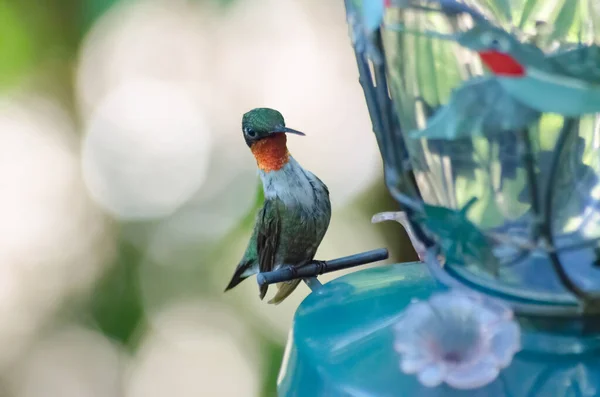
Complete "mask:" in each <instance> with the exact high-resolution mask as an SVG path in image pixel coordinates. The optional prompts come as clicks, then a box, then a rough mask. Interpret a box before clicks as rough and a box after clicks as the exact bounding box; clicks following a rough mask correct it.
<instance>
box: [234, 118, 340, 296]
mask: <svg viewBox="0 0 600 397" xmlns="http://www.w3.org/2000/svg"><path fill="white" fill-rule="evenodd" d="M242 131H243V134H244V139H245V141H246V144H247V145H248V146H249V147H250V150H251V151H252V154H254V157H255V158H256V163H257V165H258V168H259V174H260V178H261V180H262V184H263V190H264V193H265V202H264V204H263V207H262V208H261V209H260V210H259V212H258V216H257V217H256V224H255V226H254V232H253V234H252V237H251V238H250V242H249V243H248V247H247V248H246V252H245V253H244V256H243V258H242V260H241V261H240V263H239V264H238V265H237V268H236V269H235V273H234V274H233V277H232V279H231V281H230V282H229V285H228V286H227V288H226V289H225V291H227V290H229V289H231V288H233V287H235V286H236V285H238V284H239V283H240V282H242V281H243V280H244V279H246V278H248V277H249V276H252V275H254V274H256V273H258V272H261V273H262V272H269V271H272V270H276V269H278V268H279V267H281V266H282V265H292V266H296V267H299V266H302V265H305V264H307V263H309V262H310V261H312V260H313V258H314V256H315V253H316V252H317V248H318V247H319V244H320V243H321V240H322V239H323V236H325V232H326V231H327V228H328V227H329V220H330V218H331V203H330V201H329V190H328V189H327V186H325V184H324V183H323V182H321V180H320V179H319V178H317V177H316V176H315V175H314V174H312V173H311V172H309V171H307V170H305V169H304V168H302V166H300V164H298V162H297V161H296V160H295V159H294V158H293V157H292V156H291V155H290V153H289V151H288V149H287V146H286V139H287V138H286V133H291V134H297V135H304V134H303V133H302V132H299V131H296V130H292V129H291V128H287V127H286V126H285V121H284V119H283V116H282V115H281V113H279V112H278V111H277V110H274V109H269V108H257V109H253V110H251V111H249V112H248V113H246V114H244V116H243V118H242ZM299 282H300V280H293V281H289V282H284V283H278V284H277V289H278V291H277V294H276V295H275V297H274V298H273V299H271V300H270V301H269V303H274V304H278V303H280V302H281V301H283V300H284V299H285V298H286V297H287V296H288V295H290V294H291V293H292V292H293V291H294V289H295V288H296V287H297V286H298V283H299ZM267 288H268V286H267V285H264V286H262V287H261V289H260V298H261V299H263V298H264V297H265V295H266V293H267Z"/></svg>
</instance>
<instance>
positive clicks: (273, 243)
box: [256, 199, 283, 299]
mask: <svg viewBox="0 0 600 397" xmlns="http://www.w3.org/2000/svg"><path fill="white" fill-rule="evenodd" d="M282 207H283V203H282V202H281V201H280V200H279V199H267V200H265V204H264V206H263V208H262V210H261V213H260V214H259V217H258V219H257V222H256V232H257V235H256V248H257V251H258V268H259V271H260V272H261V273H264V272H270V271H271V270H274V266H275V257H276V255H277V248H278V247H279V242H280V240H281V214H282V209H283V208H282ZM267 289H268V285H263V286H261V288H260V299H263V298H264V297H265V295H266V294H267Z"/></svg>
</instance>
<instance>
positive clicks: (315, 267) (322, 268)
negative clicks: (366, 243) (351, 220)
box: [256, 248, 390, 286]
mask: <svg viewBox="0 0 600 397" xmlns="http://www.w3.org/2000/svg"><path fill="white" fill-rule="evenodd" d="M389 256H390V254H389V252H388V250H387V249H385V248H379V249H376V250H372V251H367V252H362V253H360V254H354V255H350V256H345V257H343V258H337V259H332V260H330V261H312V262H310V263H308V264H306V265H304V266H301V267H294V266H291V265H284V266H282V267H281V268H279V269H277V270H273V271H271V272H265V273H259V274H258V275H257V276H256V281H257V282H258V285H259V286H263V285H270V284H275V283H282V282H285V281H292V280H297V279H307V278H311V277H317V276H318V275H320V274H325V273H331V272H335V271H337V270H343V269H349V268H351V267H356V266H360V265H365V264H367V263H372V262H377V261H382V260H384V259H387V258H389Z"/></svg>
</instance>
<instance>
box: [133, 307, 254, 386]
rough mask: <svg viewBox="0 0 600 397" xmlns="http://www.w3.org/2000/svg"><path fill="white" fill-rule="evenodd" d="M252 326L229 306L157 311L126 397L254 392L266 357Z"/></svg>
mask: <svg viewBox="0 0 600 397" xmlns="http://www.w3.org/2000/svg"><path fill="white" fill-rule="evenodd" d="M247 332H248V331H247V328H246V327H245V326H244V324H243V323H242V322H241V321H239V320H238V319H237V318H236V316H235V315H234V314H232V313H231V312H230V311H229V310H228V309H227V307H226V306H222V305H213V304H211V303H209V302H206V301H189V302H181V303H178V304H174V305H172V306H170V307H168V308H166V309H165V310H163V311H162V312H159V313H157V314H156V315H154V316H152V320H151V329H150V330H149V332H148V333H147V334H146V337H145V339H144V340H143V342H142V345H141V347H140V350H139V352H138V355H137V358H136V362H135V364H134V366H133V367H132V372H131V377H130V384H129V386H128V387H127V392H126V396H127V397H164V396H177V397H196V396H219V397H229V396H231V397H239V396H244V397H253V396H258V395H259V388H260V384H259V379H260V378H261V371H262V370H261V360H260V357H259V356H258V351H257V349H258V347H259V346H256V345H255V344H253V342H254V343H256V342H255V341H253V340H252V339H251V338H248V337H246V334H247Z"/></svg>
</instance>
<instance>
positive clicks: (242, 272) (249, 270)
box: [224, 261, 258, 292]
mask: <svg viewBox="0 0 600 397" xmlns="http://www.w3.org/2000/svg"><path fill="white" fill-rule="evenodd" d="M256 273H258V268H257V267H256V266H253V263H252V262H251V261H248V262H245V263H240V264H239V265H238V267H237V268H236V269H235V273H233V277H231V281H230V282H229V284H228V285H227V287H225V291H224V292H227V291H229V290H230V289H232V288H234V287H236V286H237V285H238V284H239V283H241V282H242V281H244V280H245V279H247V278H248V277H250V276H252V275H254V274H256Z"/></svg>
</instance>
